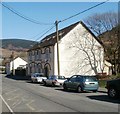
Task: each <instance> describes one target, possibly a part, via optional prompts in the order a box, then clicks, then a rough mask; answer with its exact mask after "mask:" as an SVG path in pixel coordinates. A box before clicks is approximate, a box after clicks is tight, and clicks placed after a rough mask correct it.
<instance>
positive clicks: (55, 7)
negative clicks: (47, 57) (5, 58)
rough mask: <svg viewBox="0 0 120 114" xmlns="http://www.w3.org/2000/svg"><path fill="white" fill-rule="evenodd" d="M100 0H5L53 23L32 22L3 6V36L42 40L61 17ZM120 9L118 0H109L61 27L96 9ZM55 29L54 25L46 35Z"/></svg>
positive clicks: (43, 20)
mask: <svg viewBox="0 0 120 114" xmlns="http://www.w3.org/2000/svg"><path fill="white" fill-rule="evenodd" d="M98 3H99V2H3V4H5V5H7V6H9V7H10V8H13V9H14V10H15V11H17V12H19V13H20V14H22V15H24V16H27V17H29V18H31V19H33V20H36V21H39V22H41V23H49V25H41V24H35V23H32V22H29V21H27V20H25V19H23V18H21V17H19V16H17V15H16V14H14V13H12V12H11V11H9V10H8V9H7V8H5V7H3V6H0V7H2V10H1V11H2V16H1V21H2V28H1V29H2V32H1V34H2V35H1V34H0V36H1V37H0V39H13V38H14V39H26V40H33V41H40V40H41V39H42V38H44V37H45V35H44V36H43V37H41V35H42V34H44V33H45V32H46V31H47V30H48V29H50V28H51V27H52V26H54V23H55V21H56V20H58V21H60V20H63V19H65V18H67V17H69V16H72V15H74V14H77V13H79V12H81V11H83V10H86V9H87V8H89V7H92V6H94V5H96V4H98ZM104 12H118V2H107V3H105V4H102V5H101V6H98V7H96V8H94V9H91V10H89V11H87V12H85V13H83V14H80V15H78V16H76V17H74V18H71V19H69V20H67V21H64V22H62V23H59V26H58V28H59V29H61V28H64V27H66V26H69V25H71V24H73V23H75V22H78V21H84V20H85V19H87V18H88V19H89V16H92V15H94V14H95V13H98V14H100V13H104ZM52 32H55V28H53V29H52V30H51V31H50V32H48V33H47V34H46V35H48V34H50V33H52Z"/></svg>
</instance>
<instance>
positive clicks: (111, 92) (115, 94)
mask: <svg viewBox="0 0 120 114" xmlns="http://www.w3.org/2000/svg"><path fill="white" fill-rule="evenodd" d="M108 96H109V97H110V98H117V97H118V92H117V90H116V89H115V88H109V89H108Z"/></svg>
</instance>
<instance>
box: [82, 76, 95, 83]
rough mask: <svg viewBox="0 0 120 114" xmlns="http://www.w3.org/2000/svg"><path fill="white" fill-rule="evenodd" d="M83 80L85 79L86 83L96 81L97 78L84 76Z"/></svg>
mask: <svg viewBox="0 0 120 114" xmlns="http://www.w3.org/2000/svg"><path fill="white" fill-rule="evenodd" d="M84 78H85V81H87V82H94V81H97V78H96V77H95V76H86V77H84Z"/></svg>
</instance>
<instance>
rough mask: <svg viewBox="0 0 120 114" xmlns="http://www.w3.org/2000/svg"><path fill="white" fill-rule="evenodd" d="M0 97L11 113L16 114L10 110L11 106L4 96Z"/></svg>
mask: <svg viewBox="0 0 120 114" xmlns="http://www.w3.org/2000/svg"><path fill="white" fill-rule="evenodd" d="M0 97H1V99H2V100H3V102H4V103H5V105H6V106H7V108H8V109H9V110H10V112H11V113H12V114H15V113H14V112H13V110H12V109H11V108H10V106H9V105H8V104H7V102H6V101H5V99H4V98H3V97H2V95H0Z"/></svg>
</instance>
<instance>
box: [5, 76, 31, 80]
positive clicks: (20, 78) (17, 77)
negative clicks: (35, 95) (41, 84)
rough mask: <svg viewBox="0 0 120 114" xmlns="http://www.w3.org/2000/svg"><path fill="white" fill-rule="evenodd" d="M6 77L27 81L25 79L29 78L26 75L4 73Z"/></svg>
mask: <svg viewBox="0 0 120 114" xmlns="http://www.w3.org/2000/svg"><path fill="white" fill-rule="evenodd" d="M5 77H6V78H9V79H13V80H21V81H22V80H23V81H27V80H30V77H28V76H16V75H6V76H5Z"/></svg>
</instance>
